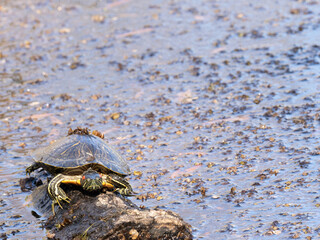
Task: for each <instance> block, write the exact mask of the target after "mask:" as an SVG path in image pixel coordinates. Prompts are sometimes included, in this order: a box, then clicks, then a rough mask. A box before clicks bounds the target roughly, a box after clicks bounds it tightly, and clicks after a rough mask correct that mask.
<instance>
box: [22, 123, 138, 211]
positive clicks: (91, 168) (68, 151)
mask: <svg viewBox="0 0 320 240" xmlns="http://www.w3.org/2000/svg"><path fill="white" fill-rule="evenodd" d="M103 137H104V136H103V134H101V133H99V132H98V131H93V132H92V133H90V131H89V130H88V129H87V128H80V127H78V128H76V129H75V130H72V129H70V130H69V132H68V134H67V136H65V137H62V138H61V139H59V140H57V141H56V142H55V143H53V144H51V145H49V146H47V147H44V148H40V149H38V150H36V151H34V153H33V155H32V156H33V158H34V160H35V161H34V163H33V164H32V165H31V166H29V167H28V168H27V169H26V173H27V174H29V175H30V173H31V172H33V171H35V170H36V169H38V168H42V169H44V170H46V171H47V172H48V173H50V174H51V175H53V178H52V180H50V182H49V184H48V188H47V191H48V194H49V196H50V198H51V199H52V212H53V214H55V212H54V207H55V204H58V205H59V206H60V207H61V208H62V206H61V203H60V202H61V201H65V202H67V203H70V201H71V199H70V198H68V196H67V194H66V193H65V192H64V190H63V189H62V188H61V187H60V184H62V183H63V184H74V185H78V186H81V187H82V188H83V189H84V190H85V191H89V192H92V191H100V190H102V189H103V188H106V189H108V190H113V191H115V192H118V193H120V194H121V195H123V196H132V195H134V192H133V190H132V187H131V185H130V184H129V182H128V181H127V180H126V179H125V178H124V177H125V176H127V175H129V174H130V168H129V166H128V163H127V162H126V161H125V160H124V158H123V157H121V156H120V155H119V154H118V153H117V152H116V151H115V150H114V149H113V148H112V147H110V146H109V145H108V144H107V143H106V142H105V141H103Z"/></svg>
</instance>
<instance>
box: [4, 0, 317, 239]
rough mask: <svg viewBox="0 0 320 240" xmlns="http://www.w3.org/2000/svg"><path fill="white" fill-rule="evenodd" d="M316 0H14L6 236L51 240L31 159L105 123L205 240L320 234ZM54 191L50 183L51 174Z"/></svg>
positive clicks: (113, 139)
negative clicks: (33, 199) (29, 178)
mask: <svg viewBox="0 0 320 240" xmlns="http://www.w3.org/2000/svg"><path fill="white" fill-rule="evenodd" d="M319 10H320V6H319V3H318V2H316V1H289V0H285V1H269V0H268V1H264V2H259V1H236V2H235V1H229V0H228V1H206V0H203V1H168V2H166V3H164V2H163V1H157V0H153V1H139V3H138V2H137V1H130V0H119V1H81V0H68V1H37V0H36V1H31V0H27V1H20V0H17V1H2V2H1V3H0V33H1V40H0V68H1V73H0V80H1V81H0V86H1V87H0V91H1V94H0V119H1V121H0V124H1V128H0V136H1V141H0V154H1V161H0V176H1V181H0V188H1V196H0V212H1V215H0V216H1V219H0V237H1V238H2V239H6V238H10V239H19V238H21V237H22V236H23V237H26V238H29V239H32V238H35V239H39V238H40V239H41V238H42V237H46V234H47V233H46V230H45V229H43V228H42V226H41V220H39V219H37V218H35V217H34V216H33V215H32V213H31V211H32V206H31V205H30V204H29V203H28V202H27V201H26V200H25V199H26V197H27V196H29V195H30V192H29V191H27V190H28V189H26V191H21V189H20V186H19V179H22V178H24V177H25V168H26V167H27V166H29V165H30V164H31V163H32V159H31V157H30V154H29V151H32V150H34V149H36V148H38V147H40V146H46V145H47V143H48V142H51V141H54V140H55V139H58V138H59V137H60V136H62V135H64V133H65V132H66V130H67V129H68V128H70V127H72V128H75V127H77V126H82V127H88V128H90V129H96V130H98V131H100V132H102V133H103V134H104V135H105V140H106V141H107V142H108V143H109V144H110V145H112V146H114V147H115V148H116V149H117V150H118V152H119V153H121V155H123V156H124V157H125V158H126V159H127V160H128V162H129V164H130V167H131V170H132V171H133V174H132V175H131V176H129V178H128V180H129V181H130V184H131V185H132V187H133V188H134V189H135V191H137V192H138V195H137V196H136V198H134V199H131V200H132V201H133V202H134V203H135V204H136V205H138V206H140V205H144V206H146V207H149V208H158V209H164V210H171V211H174V212H177V213H178V214H179V215H180V216H181V217H182V218H183V219H184V220H185V221H187V222H188V223H190V224H191V226H192V228H193V235H194V237H195V239H287V238H289V239H290V238H291V239H311V238H312V239H317V238H319V235H320V222H319V219H320V212H319V207H320V200H319V197H320V195H319V180H318V179H319V161H318V158H319V156H318V155H319V154H320V144H319V135H320V134H319V123H320V122H319V120H320V117H319V97H320V96H319V89H320V83H319V71H318V69H319V62H320V58H319V56H320V55H319V53H320V45H319V40H318V39H319V35H320V32H319V17H318V12H319ZM44 181H45V180H44Z"/></svg>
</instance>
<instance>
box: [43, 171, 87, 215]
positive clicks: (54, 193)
mask: <svg viewBox="0 0 320 240" xmlns="http://www.w3.org/2000/svg"><path fill="white" fill-rule="evenodd" d="M80 179H81V176H68V175H63V174H58V175H57V176H55V177H54V178H53V179H52V180H51V181H50V182H49V185H48V194H49V196H50V198H51V199H52V212H53V215H55V212H54V205H55V204H56V203H57V204H58V205H59V206H60V207H61V208H63V207H62V206H61V204H60V202H61V201H65V202H67V203H70V201H71V199H70V198H68V196H67V194H66V193H65V191H63V189H62V188H61V187H60V184H61V183H66V184H68V183H69V184H76V185H80Z"/></svg>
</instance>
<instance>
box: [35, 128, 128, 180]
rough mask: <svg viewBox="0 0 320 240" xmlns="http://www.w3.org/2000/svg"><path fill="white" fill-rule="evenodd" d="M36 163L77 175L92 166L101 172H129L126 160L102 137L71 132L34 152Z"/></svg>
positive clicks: (53, 170)
mask: <svg viewBox="0 0 320 240" xmlns="http://www.w3.org/2000/svg"><path fill="white" fill-rule="evenodd" d="M32 156H33V158H34V159H35V161H36V162H39V163H41V164H42V167H43V168H44V169H45V170H47V171H49V172H50V173H51V174H55V173H69V174H78V173H82V172H83V171H85V170H87V169H88V168H90V167H91V168H93V169H94V170H97V171H99V172H102V173H108V172H114V173H117V174H119V175H123V176H125V175H128V174H130V169H129V166H128V163H127V162H126V160H124V159H123V158H122V157H121V156H120V155H119V154H118V153H117V152H116V151H115V150H114V149H113V148H112V147H110V146H109V145H108V144H106V143H105V142H104V141H103V140H102V139H101V138H99V137H97V136H94V135H91V134H82V135H81V134H71V135H68V136H66V137H63V138H61V139H59V140H57V141H56V142H54V143H53V144H50V145H49V146H47V147H44V148H40V149H38V150H36V151H35V152H33V154H32Z"/></svg>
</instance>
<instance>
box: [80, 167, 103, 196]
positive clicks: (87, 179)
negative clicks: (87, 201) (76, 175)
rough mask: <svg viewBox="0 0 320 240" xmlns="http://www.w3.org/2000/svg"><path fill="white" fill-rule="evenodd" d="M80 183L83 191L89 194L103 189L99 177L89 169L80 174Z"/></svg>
mask: <svg viewBox="0 0 320 240" xmlns="http://www.w3.org/2000/svg"><path fill="white" fill-rule="evenodd" d="M80 183H81V186H82V188H83V189H84V190H86V191H90V192H92V191H96V190H100V189H102V187H103V186H102V177H101V175H100V174H99V173H98V172H97V171H95V170H93V169H91V168H89V169H88V170H87V171H85V172H84V173H83V174H82V177H81V180H80Z"/></svg>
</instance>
